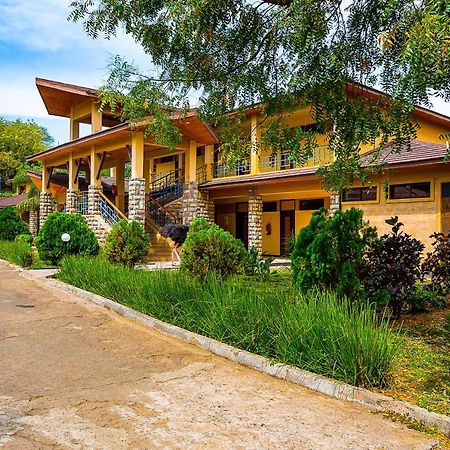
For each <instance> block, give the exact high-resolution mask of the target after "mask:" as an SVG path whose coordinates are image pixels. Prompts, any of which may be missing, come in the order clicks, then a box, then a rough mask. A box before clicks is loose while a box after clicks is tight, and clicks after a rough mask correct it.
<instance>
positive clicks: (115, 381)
mask: <svg viewBox="0 0 450 450" xmlns="http://www.w3.org/2000/svg"><path fill="white" fill-rule="evenodd" d="M0 361H1V363H0V448H2V449H17V450H27V449H47V448H52V449H152V448H186V449H191V448H192V449H196V448H203V449H263V448H270V449H273V448H282V449H396V450H399V449H408V450H413V449H425V448H430V447H431V445H432V444H433V441H432V440H431V439H430V438H429V437H428V436H425V435H423V434H420V433H418V432H415V431H412V430H407V429H406V428H404V427H403V426H401V425H399V424H397V423H393V422H391V421H390V420H388V419H385V418H383V417H381V416H380V415H378V414H373V413H371V412H370V411H368V410H367V409H365V408H363V407H362V406H359V405H356V404H352V403H349V402H345V401H338V400H335V399H332V398H329V397H326V396H324V395H321V394H317V393H314V392H312V391H309V390H307V389H305V388H302V387H300V386H295V385H292V384H289V383H286V382H283V381H281V380H277V379H274V378H271V377H269V376H266V375H263V374H260V373H258V372H255V371H252V370H250V369H247V368H244V367H241V366H238V365H236V364H233V363H231V362H229V361H227V360H224V359H221V358H219V357H216V356H213V355H211V354H209V353H207V352H206V351H203V350H200V349H197V348H196V347H193V346H191V345H188V344H185V343H182V342H179V341H177V340H175V339H172V338H168V337H165V336H163V335H162V334H159V333H158V332H155V331H148V330H146V329H144V328H143V327H141V326H139V325H136V324H134V323H132V322H129V321H127V320H125V319H122V318H120V317H118V316H117V315H114V314H113V313H109V312H106V311H105V310H103V309H101V308H100V307H98V306H96V305H93V304H90V303H88V302H86V301H83V300H80V299H78V298H76V297H74V296H70V295H69V294H67V293H60V292H59V291H57V290H56V289H54V288H48V290H47V289H42V288H40V287H38V285H36V284H35V283H34V282H33V281H32V280H30V279H25V278H23V277H21V276H20V275H19V272H17V271H13V270H11V269H9V268H7V267H6V266H4V265H1V263H0Z"/></svg>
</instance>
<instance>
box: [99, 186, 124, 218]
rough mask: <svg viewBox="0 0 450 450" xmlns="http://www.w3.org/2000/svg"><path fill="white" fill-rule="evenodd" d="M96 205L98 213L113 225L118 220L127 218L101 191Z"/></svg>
mask: <svg viewBox="0 0 450 450" xmlns="http://www.w3.org/2000/svg"><path fill="white" fill-rule="evenodd" d="M98 205H99V209H100V215H101V216H102V217H103V219H104V220H105V222H106V223H108V224H109V225H111V226H113V225H114V224H116V223H117V222H119V220H128V219H127V218H126V216H125V215H124V214H123V213H122V212H121V211H120V210H119V208H117V206H116V205H114V203H112V202H111V200H109V199H108V198H107V197H105V195H104V194H103V192H99V200H98Z"/></svg>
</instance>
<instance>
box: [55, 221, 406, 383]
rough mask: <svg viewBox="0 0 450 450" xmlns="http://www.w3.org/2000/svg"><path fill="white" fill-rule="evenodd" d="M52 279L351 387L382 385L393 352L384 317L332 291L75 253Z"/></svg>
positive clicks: (392, 340)
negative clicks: (260, 284)
mask: <svg viewBox="0 0 450 450" xmlns="http://www.w3.org/2000/svg"><path fill="white" fill-rule="evenodd" d="M202 232H207V230H203V231H201V232H198V233H202ZM58 276H59V278H60V279H61V280H62V281H65V282H67V283H70V284H73V285H75V286H78V287H80V288H82V289H87V290H89V291H91V292H94V293H96V294H100V295H103V296H105V297H107V298H110V299H112V300H115V301H117V302H119V303H122V304H124V305H126V306H129V307H131V308H134V309H136V310H137V311H140V312H143V313H146V314H149V315H151V316H153V317H156V318H157V319H160V320H163V321H165V322H169V323H172V324H174V325H177V326H179V327H182V328H185V329H188V330H190V331H193V332H195V333H200V334H203V335H206V336H209V337H212V338H214V339H218V340H220V341H222V342H225V343H227V344H229V345H233V346H236V347H238V348H241V349H244V350H247V351H251V352H255V353H258V354H260V355H263V356H266V357H268V358H270V359H272V360H275V361H279V362H281V363H289V364H294V365H296V366H299V367H301V368H304V369H307V370H311V371H313V372H316V373H319V374H321V375H325V376H330V377H333V378H336V379H338V380H341V381H344V382H349V383H353V384H356V385H361V386H373V385H375V386H377V385H383V384H384V383H385V382H386V380H387V378H388V377H389V373H390V370H391V367H392V364H393V362H394V359H395V356H396V352H397V346H398V342H397V341H396V339H395V335H394V334H393V333H392V332H391V331H390V328H389V326H388V322H387V321H386V320H385V319H384V318H377V317H376V315H375V312H374V311H373V310H372V309H371V308H370V307H369V306H367V305H360V306H358V307H354V306H352V305H351V304H350V303H349V302H347V301H346V300H345V299H342V298H338V297H337V296H336V295H335V294H333V293H321V292H311V293H310V294H308V295H298V294H297V293H296V292H295V291H294V290H293V289H286V288H285V286H278V287H275V286H273V285H270V289H261V288H257V287H256V285H255V284H254V283H252V282H251V281H248V282H246V283H242V282H241V283H229V282H221V281H220V280H216V279H215V278H214V277H208V278H207V279H206V281H205V282H198V281H197V280H196V279H195V278H193V277H191V276H189V275H188V274H186V273H185V272H173V271H152V272H148V271H137V270H130V269H127V268H125V267H121V266H114V265H111V264H108V263H107V262H104V261H99V260H97V259H92V258H77V257H67V258H64V259H63V261H62V262H61V268H60V272H59V275H58Z"/></svg>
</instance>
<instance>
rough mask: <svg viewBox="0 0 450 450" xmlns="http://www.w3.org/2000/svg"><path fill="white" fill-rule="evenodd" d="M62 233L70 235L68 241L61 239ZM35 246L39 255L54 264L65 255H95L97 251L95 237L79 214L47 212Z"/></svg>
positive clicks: (97, 246)
mask: <svg viewBox="0 0 450 450" xmlns="http://www.w3.org/2000/svg"><path fill="white" fill-rule="evenodd" d="M64 233H68V234H69V235H70V241H69V242H63V241H62V240H61V236H62V235H63V234H64ZM36 246H37V249H38V251H39V257H40V258H41V259H42V260H43V261H50V262H51V263H54V264H56V263H58V262H59V260H60V259H61V258H62V257H63V256H65V255H92V256H95V255H97V254H98V252H99V245H98V242H97V238H96V237H95V234H94V233H93V232H92V231H91V230H90V228H89V227H88V226H87V224H86V219H85V218H84V216H82V215H81V214H66V213H60V212H54V213H51V214H49V216H48V217H47V219H46V220H45V222H44V224H43V226H42V228H41V230H40V232H39V235H38V237H37V239H36Z"/></svg>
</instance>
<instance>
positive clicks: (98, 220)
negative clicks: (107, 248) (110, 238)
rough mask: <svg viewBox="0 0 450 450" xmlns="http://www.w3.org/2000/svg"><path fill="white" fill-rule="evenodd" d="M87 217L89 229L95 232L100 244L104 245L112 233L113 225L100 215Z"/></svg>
mask: <svg viewBox="0 0 450 450" xmlns="http://www.w3.org/2000/svg"><path fill="white" fill-rule="evenodd" d="M85 217H86V222H87V225H88V227H89V228H90V229H91V230H92V231H93V232H94V234H95V237H96V238H97V240H98V242H99V244H100V245H103V244H104V243H105V239H106V235H107V234H108V233H109V232H110V231H111V228H112V227H111V225H109V224H108V223H107V222H106V221H105V219H103V217H102V216H101V215H100V214H88V215H85Z"/></svg>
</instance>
